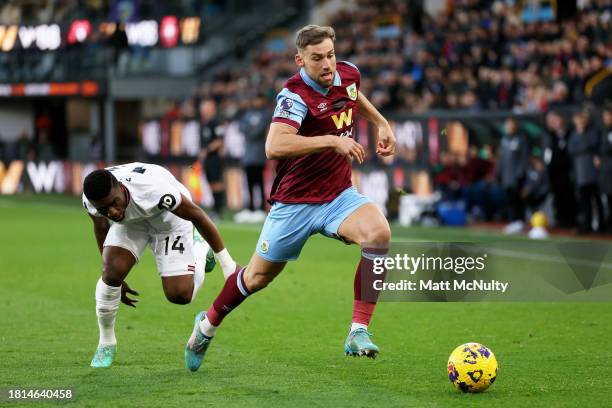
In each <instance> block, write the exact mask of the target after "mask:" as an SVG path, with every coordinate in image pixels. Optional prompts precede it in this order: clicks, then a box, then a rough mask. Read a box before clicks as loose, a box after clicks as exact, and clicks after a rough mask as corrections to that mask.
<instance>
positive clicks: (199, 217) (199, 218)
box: [172, 195, 225, 253]
mask: <svg viewBox="0 0 612 408" xmlns="http://www.w3.org/2000/svg"><path fill="white" fill-rule="evenodd" d="M172 212H173V213H174V215H176V216H177V217H181V218H182V219H184V220H187V221H191V222H192V223H193V225H194V226H195V227H196V228H197V230H198V231H199V232H200V234H202V236H203V237H204V239H205V240H206V242H208V244H209V245H210V247H211V248H212V249H213V251H215V253H218V252H221V251H223V249H225V244H224V243H223V238H221V234H220V233H219V230H218V229H217V227H216V225H215V224H214V223H213V222H212V220H211V219H210V218H209V217H208V215H206V213H205V212H204V210H202V209H201V208H200V207H198V206H197V205H195V204H194V203H193V201H191V200H190V199H189V198H187V197H185V196H184V195H181V203H180V204H179V206H178V207H177V208H176V210H174V211H172Z"/></svg>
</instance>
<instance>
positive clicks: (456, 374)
mask: <svg viewBox="0 0 612 408" xmlns="http://www.w3.org/2000/svg"><path fill="white" fill-rule="evenodd" d="M448 378H449V379H450V382H451V383H453V385H454V386H455V388H457V389H458V390H461V391H463V392H482V391H484V390H486V389H487V388H489V386H491V384H493V382H495V379H496V378H497V360H496V359H495V355H494V354H493V352H492V351H491V350H490V349H488V348H487V347H485V346H483V345H482V344H480V343H466V344H462V345H461V346H459V347H457V348H456V349H455V350H453V352H452V353H451V355H450V357H449V358H448Z"/></svg>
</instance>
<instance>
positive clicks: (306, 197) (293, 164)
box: [257, 62, 369, 262]
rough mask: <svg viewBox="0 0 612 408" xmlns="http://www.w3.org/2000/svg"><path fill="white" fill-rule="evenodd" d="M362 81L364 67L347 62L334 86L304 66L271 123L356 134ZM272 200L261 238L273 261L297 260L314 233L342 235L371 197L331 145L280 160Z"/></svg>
mask: <svg viewBox="0 0 612 408" xmlns="http://www.w3.org/2000/svg"><path fill="white" fill-rule="evenodd" d="M359 83H360V74H359V70H358V69H357V67H355V66H354V65H353V64H351V63H348V62H338V63H337V66H336V76H335V77H334V83H333V85H332V86H331V87H330V88H329V89H326V88H323V87H321V86H320V85H319V84H317V83H316V82H315V81H313V80H312V79H311V78H310V77H309V76H308V75H307V74H306V71H305V70H304V69H302V70H301V71H300V72H299V73H297V74H296V75H294V76H293V77H291V78H290V79H289V80H288V81H287V82H286V83H285V87H284V88H283V90H282V91H281V92H280V93H279V94H278V97H277V104H276V110H275V111H274V117H273V119H272V122H274V123H284V124H286V125H289V126H293V127H294V128H295V129H297V131H298V132H297V134H298V135H300V136H305V137H308V136H322V135H337V136H338V137H353V122H354V120H355V117H356V115H357V96H358V92H359ZM270 200H271V201H272V202H273V203H274V204H273V206H272V210H271V211H270V213H269V214H268V217H267V219H266V222H265V224H264V226H263V229H262V231H261V235H260V237H259V241H258V243H257V253H258V254H259V256H260V257H262V258H263V259H265V260H267V261H270V262H284V261H289V260H294V259H297V257H298V256H299V254H300V251H301V250H302V247H303V246H304V244H305V243H306V241H307V240H308V238H309V237H310V236H311V235H313V234H316V233H322V234H324V235H326V236H328V237H332V238H339V235H338V230H339V228H340V225H341V224H342V222H343V221H344V220H345V219H346V218H347V217H348V216H349V215H350V214H352V213H353V212H354V211H355V210H356V209H357V208H359V207H361V206H362V205H364V204H366V203H368V202H369V200H368V198H367V197H365V196H364V195H362V194H360V193H359V192H357V190H356V189H355V188H354V187H353V186H352V183H351V165H350V163H349V162H348V161H347V160H346V158H345V157H343V156H342V155H340V154H338V153H336V152H334V151H332V150H326V151H323V152H320V153H311V154H307V155H304V156H300V157H292V158H287V159H282V160H279V164H278V167H277V174H276V179H275V180H274V184H273V185H272V192H271V195H270Z"/></svg>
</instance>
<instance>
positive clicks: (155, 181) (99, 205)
mask: <svg viewBox="0 0 612 408" xmlns="http://www.w3.org/2000/svg"><path fill="white" fill-rule="evenodd" d="M83 206H84V207H85V209H86V210H87V212H88V213H89V215H90V217H91V219H92V220H93V225H94V233H95V236H96V241H97V243H98V248H99V249H100V253H101V254H102V261H103V268H102V276H101V277H100V279H99V280H98V283H97V285H96V315H97V316H98V326H99V328H100V339H99V343H98V348H97V350H96V353H95V355H94V357H93V359H92V361H91V366H92V367H96V368H99V367H109V366H110V365H111V364H112V363H113V359H114V358H115V353H116V351H117V340H116V337H115V317H116V315H117V311H118V309H119V302H120V301H121V302H123V303H125V304H126V305H128V306H133V307H135V305H134V303H135V302H137V300H134V299H132V298H130V297H128V293H129V294H131V295H138V293H137V292H136V291H134V290H132V289H131V288H130V287H129V286H128V284H127V283H126V282H125V278H126V277H127V275H128V273H129V272H130V270H131V269H132V267H133V266H134V265H135V264H136V262H138V260H139V259H140V256H141V255H142V253H143V251H144V250H145V248H146V247H147V246H150V247H151V249H152V250H153V254H154V255H155V262H156V263H157V270H158V272H159V275H160V276H161V279H162V285H163V288H164V293H165V294H166V298H167V299H168V300H169V301H170V302H172V303H176V304H187V303H190V302H191V301H192V300H193V298H194V297H195V295H196V294H197V293H198V290H199V289H200V287H201V286H202V283H204V272H205V270H206V271H207V272H208V271H210V270H212V268H213V267H214V266H215V259H216V260H217V261H218V262H219V264H220V265H221V267H222V269H223V274H224V275H225V276H226V277H227V276H230V275H231V274H232V273H235V272H236V271H237V269H238V267H237V266H236V263H235V262H234V260H233V259H232V257H231V256H230V254H229V252H228V251H227V249H225V246H224V244H223V240H222V238H221V235H220V234H219V231H218V230H217V228H216V227H215V225H214V224H213V223H212V221H211V220H210V219H209V218H208V216H207V215H206V214H205V213H204V211H202V209H201V208H200V207H198V206H197V205H195V204H194V203H193V202H192V201H191V195H190V194H189V191H188V190H187V188H186V187H185V186H183V185H182V184H181V183H179V181H178V180H176V179H175V178H174V176H173V175H172V174H171V173H170V172H169V171H168V170H166V169H164V168H163V167H160V166H156V165H154V164H146V163H130V164H124V165H121V166H115V167H110V168H108V169H104V170H95V171H93V172H91V173H90V174H89V175H87V177H85V181H84V183H83ZM194 227H195V228H194ZM202 237H206V239H207V241H208V243H207V242H206V241H204V239H203V238H202ZM209 243H210V247H212V251H214V256H213V253H211V251H210V250H209V248H210V247H209V245H208V244H209ZM207 253H208V255H207Z"/></svg>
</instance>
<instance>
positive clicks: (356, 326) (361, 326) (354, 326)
mask: <svg viewBox="0 0 612 408" xmlns="http://www.w3.org/2000/svg"><path fill="white" fill-rule="evenodd" d="M357 329H366V330H368V326H367V325H365V324H363V323H351V330H350V332H351V333H352V332H354V331H355V330H357Z"/></svg>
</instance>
